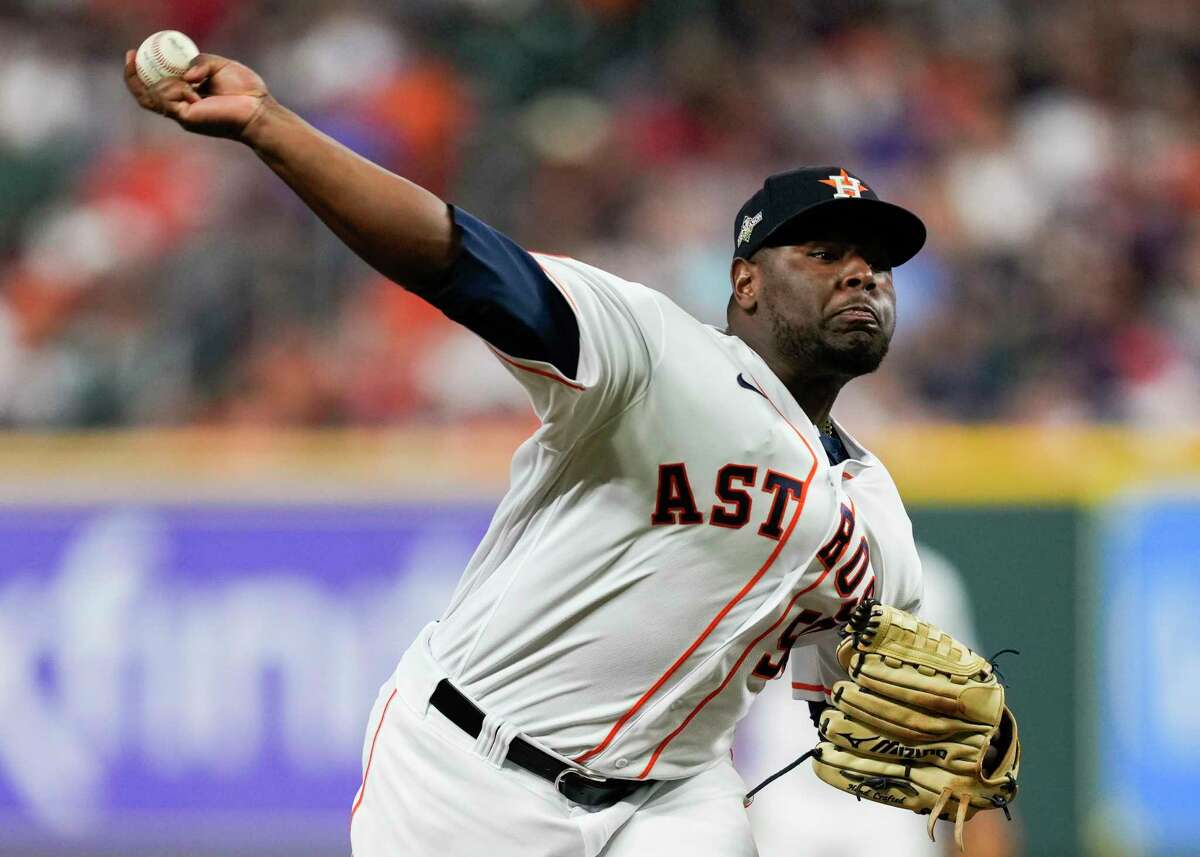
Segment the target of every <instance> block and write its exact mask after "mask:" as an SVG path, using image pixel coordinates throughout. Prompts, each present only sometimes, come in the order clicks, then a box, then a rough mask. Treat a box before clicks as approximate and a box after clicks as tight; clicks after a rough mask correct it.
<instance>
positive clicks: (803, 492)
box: [575, 375, 817, 779]
mask: <svg viewBox="0 0 1200 857" xmlns="http://www.w3.org/2000/svg"><path fill="white" fill-rule="evenodd" d="M751 377H752V378H753V377H754V376H753V375H751ZM754 383H755V384H756V385H757V384H758V379H757V378H755V379H754ZM761 390H762V388H761V386H760V387H759V391H760V392H761ZM763 398H764V399H766V400H767V401H768V402H769V403H770V405H771V407H772V408H775V413H777V414H779V416H780V417H782V418H783V421H784V422H786V423H787V424H788V425H789V426H790V427H791V429H792V431H794V432H796V436H797V437H799V438H800V440H801V441H802V442H803V443H804V447H805V448H806V449H807V450H808V454H809V455H810V456H812V466H811V467H810V468H809V469H808V475H807V476H805V477H804V487H803V488H802V489H800V497H799V499H798V501H797V504H798V505H797V507H796V511H795V513H794V514H793V515H792V520H791V521H790V522H789V523H788V528H787V531H786V532H784V534H783V537H782V538H780V539H779V541H778V542H777V543H776V545H775V549H774V550H773V551H771V555H770V556H769V557H767V561H766V562H764V563H763V564H762V567H761V568H759V570H758V571H756V572H755V573H754V576H753V577H751V578H750V579H749V580H748V581H746V585H745V586H743V587H742V588H741V589H740V590H738V593H737V594H736V595H734V596H733V598H732V599H731V600H730V601H729V603H728V604H726V605H725V606H724V607H722V608H721V610H720V612H718V613H717V615H716V616H714V617H713V619H712V621H711V622H709V623H708V627H707V628H705V629H704V630H703V631H702V632H701V633H700V636H699V637H697V638H696V639H695V640H694V641H693V642H692V644H691V645H690V646H688V648H687V651H685V652H684V653H683V654H682V655H680V656H679V658H678V660H676V661H675V663H673V664H671V666H669V667H668V668H667V671H666V672H665V673H663V674H662V675H661V676H659V679H658V681H656V682H654V684H652V685H651V686H650V689H649V690H647V691H646V692H645V693H643V694H642V696H641V698H640V699H638V701H637V702H635V703H634V704H633V707H631V708H630V709H629V710H628V711H626V712H625V713H624V714H622V715H621V717H620V718H619V719H618V720H617V722H616V723H614V724H613V725H612V728H611V729H610V730H609V731H608V734H607V735H605V736H604V740H603V741H601V742H600V743H599V744H597V745H596V746H595V747H593V748H592V749H590V750H588V751H587V752H585V753H583V754H582V755H579V756H576V757H575V761H576V762H578V763H579V764H583V763H584V762H586V761H587V760H588V759H590V758H592V757H593V756H595V755H596V754H597V753H601V752H603V751H604V748H605V747H607V746H608V745H609V744H610V743H612V739H613V738H614V737H616V734H617V732H619V731H620V730H621V727H622V726H624V725H625V724H626V723H628V722H629V719H630V718H631V717H633V715H634V714H636V713H637V712H638V710H639V709H640V708H641V707H642V706H643V705H645V704H646V701H647V700H648V699H650V697H652V696H653V695H654V694H656V693H657V692H658V691H659V689H660V688H661V687H662V686H663V685H664V684H666V682H667V679H669V678H670V677H671V676H672V675H674V673H675V671H676V670H677V669H679V667H680V666H682V665H683V663H684V662H685V661H686V660H687V659H688V658H690V657H691V656H692V655H693V654H694V653H695V651H696V649H698V648H700V644H701V643H703V642H704V641H705V640H706V639H707V638H708V635H709V634H711V633H712V632H713V630H714V629H715V628H716V627H717V625H719V624H721V620H722V619H724V618H725V617H726V616H727V615H728V614H729V611H730V610H732V609H733V608H734V606H735V605H736V604H737V603H738V602H739V601H741V600H742V599H743V598H745V597H746V594H747V593H748V592H749V591H750V590H751V589H753V588H754V585H755V584H756V583H758V581H759V580H761V579H762V576H763V575H764V574H766V573H767V569H769V568H770V567H771V566H772V565H774V563H775V560H776V559H777V558H778V557H779V554H780V552H781V551H782V550H783V546H784V545H786V544H787V543H788V539H790V538H791V537H792V530H794V529H795V528H796V522H797V521H799V520H800V513H801V512H802V511H803V510H804V500H805V498H806V497H807V496H808V486H809V485H811V484H812V478H813V475H814V474H815V473H816V472H817V455H816V453H815V452H813V448H812V446H810V445H809V443H808V441H807V440H806V439H805V437H804V435H802V434H801V433H800V431H799V430H798V429H797V428H796V427H795V426H794V425H792V424H791V422H790V421H789V420H788V418H787V417H785V416H783V412H782V411H780V410H779V408H776V407H775V403H774V402H772V401H771V400H770V398H768V396H767V394H766V393H763ZM701 705H703V703H701ZM697 710H699V709H697ZM693 713H695V712H693ZM688 719H691V718H690V716H689V718H688ZM671 737H674V734H672V735H671V736H669V738H671ZM669 738H668V740H669ZM664 746H665V743H664ZM659 749H660V750H661V746H660V748H659ZM654 758H655V759H657V758H658V753H655V756H654ZM653 764H654V760H653V759H652V760H651V762H650V765H647V767H646V771H643V772H642V774H641V775H640V776H639V777H638V779H641V778H642V777H644V776H645V775H646V772H647V771H649V770H650V767H651V766H653Z"/></svg>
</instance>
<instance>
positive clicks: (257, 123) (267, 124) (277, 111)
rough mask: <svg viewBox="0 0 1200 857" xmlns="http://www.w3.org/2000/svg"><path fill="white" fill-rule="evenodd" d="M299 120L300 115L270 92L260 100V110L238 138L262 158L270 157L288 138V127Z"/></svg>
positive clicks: (251, 118)
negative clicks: (273, 96)
mask: <svg viewBox="0 0 1200 857" xmlns="http://www.w3.org/2000/svg"><path fill="white" fill-rule="evenodd" d="M297 121H299V117H298V116H297V115H296V114H295V113H293V112H292V111H290V110H288V109H287V108H286V107H284V106H283V105H282V104H280V103H279V102H278V101H276V100H275V99H274V98H272V97H271V96H270V95H269V94H267V95H264V96H263V97H262V99H261V100H260V101H259V106H258V110H257V111H255V113H254V115H253V116H251V117H250V121H248V122H247V123H246V125H245V127H243V128H242V132H241V134H239V135H238V140H239V141H240V142H242V143H245V144H246V145H247V146H249V147H250V148H251V149H253V150H254V152H255V153H256V154H257V155H258V156H259V157H261V158H264V159H269V158H271V157H272V156H273V155H275V154H276V153H277V150H278V148H279V145H280V143H281V142H282V141H283V140H284V139H285V138H286V135H287V127H288V126H289V125H290V124H292V123H294V122H297Z"/></svg>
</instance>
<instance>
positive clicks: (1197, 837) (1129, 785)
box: [1095, 494, 1200, 857]
mask: <svg viewBox="0 0 1200 857" xmlns="http://www.w3.org/2000/svg"><path fill="white" fill-rule="evenodd" d="M1102 520H1103V523H1102V532H1101V537H1100V539H1099V546H1100V553H1099V557H1100V563H1101V591H1100V599H1099V602H1098V604H1097V607H1098V619H1099V624H1098V626H1097V628H1096V637H1095V641H1096V644H1097V646H1098V647H1099V648H1100V653H1099V654H1100V658H1099V667H1098V669H1099V673H1098V682H1097V700H1096V701H1097V705H1098V707H1099V724H1098V725H1099V729H1098V730H1097V735H1098V736H1099V738H1100V741H1101V746H1100V748H1099V753H1100V759H1099V762H1098V766H1097V770H1098V771H1103V780H1104V785H1103V788H1104V793H1103V794H1098V795H1096V796H1095V799H1096V807H1095V811H1096V813H1097V818H1096V827H1097V829H1098V830H1099V831H1107V832H1109V833H1111V835H1112V836H1115V837H1118V838H1123V839H1125V840H1131V841H1129V842H1128V843H1127V844H1129V845H1131V846H1133V847H1134V848H1135V849H1136V850H1137V851H1138V852H1139V853H1144V854H1150V855H1164V857H1165V855H1171V857H1174V855H1182V854H1196V853H1198V850H1197V849H1198V848H1200V844H1198V843H1200V813H1197V812H1196V805H1197V804H1196V783H1197V772H1200V622H1197V621H1196V605H1197V604H1200V497H1198V496H1196V495H1195V494H1191V495H1186V496H1181V495H1150V496H1143V497H1134V498H1129V499H1126V500H1123V501H1122V502H1121V503H1119V504H1117V505H1115V506H1114V507H1112V508H1111V509H1110V510H1109V511H1108V512H1107V514H1105V515H1104V516H1103V519H1102Z"/></svg>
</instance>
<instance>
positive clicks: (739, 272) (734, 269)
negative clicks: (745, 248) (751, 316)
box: [729, 258, 761, 312]
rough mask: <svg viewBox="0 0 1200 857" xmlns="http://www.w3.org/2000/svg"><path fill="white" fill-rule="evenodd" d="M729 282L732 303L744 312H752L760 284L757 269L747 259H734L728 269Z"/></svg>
mask: <svg viewBox="0 0 1200 857" xmlns="http://www.w3.org/2000/svg"><path fill="white" fill-rule="evenodd" d="M729 282H730V285H731V286H732V287H733V301H734V303H736V304H737V305H738V306H739V307H741V308H742V310H743V311H745V312H754V308H755V307H756V306H758V289H759V284H760V282H761V274H760V271H759V267H758V265H757V264H755V263H754V262H751V261H750V260H749V259H741V258H738V259H734V260H733V265H732V266H731V267H730V269H729Z"/></svg>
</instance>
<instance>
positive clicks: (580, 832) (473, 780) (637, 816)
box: [350, 626, 758, 857]
mask: <svg viewBox="0 0 1200 857" xmlns="http://www.w3.org/2000/svg"><path fill="white" fill-rule="evenodd" d="M431 628H432V626H430V627H427V628H426V629H425V630H424V631H422V632H421V634H420V635H419V636H418V637H417V639H416V641H415V642H414V643H413V645H412V646H411V647H409V650H408V651H407V652H405V654H404V657H403V658H402V659H401V661H400V666H399V667H398V668H397V669H396V673H395V675H394V676H393V677H392V679H391V680H389V681H388V682H386V683H385V684H384V686H383V687H382V688H381V689H380V692H379V698H378V700H377V701H376V703H375V707H374V709H373V710H372V712H371V716H370V719H369V721H368V725H367V734H366V740H365V741H364V743H363V784H362V786H361V787H360V788H359V791H358V794H357V795H356V796H355V800H354V807H353V810H352V813H351V819H350V841H351V846H352V849H353V857H397V855H413V856H414V857H424V855H436V857H478V855H480V854H487V855H489V857H645V855H651V854H652V855H665V856H666V857H669V855H674V854H679V855H688V857H708V855H711V857H757V854H758V852H757V850H756V849H755V847H754V840H753V837H752V836H751V833H750V823H749V821H748V819H747V816H746V811H745V809H744V808H743V807H742V796H743V795H744V794H745V791H746V787H745V783H744V782H743V781H742V778H741V777H740V776H739V775H738V773H737V771H735V770H734V768H733V764H732V762H731V761H730V760H729V759H723V760H722V761H721V762H720V763H718V764H717V765H715V766H714V767H712V768H709V769H708V770H706V771H703V772H701V773H699V774H696V775H695V776H692V777H688V778H686V779H682V780H670V781H664V782H659V783H656V784H652V785H650V786H647V787H646V788H644V789H639V790H638V791H637V792H634V793H633V794H632V795H630V796H629V797H628V798H626V799H625V800H623V801H620V802H619V803H616V804H614V805H612V806H610V807H605V808H602V809H594V810H591V809H587V808H585V807H581V806H577V805H575V804H572V803H571V802H570V801H568V800H567V799H566V798H565V797H563V795H561V794H560V793H559V792H558V791H557V790H555V788H554V786H553V784H552V783H550V782H548V781H547V780H544V779H542V778H541V777H539V776H537V775H536V774H532V773H529V772H528V771H525V770H523V769H521V768H518V767H516V766H514V765H512V764H511V763H509V762H506V761H504V756H505V755H506V754H507V751H508V742H509V741H510V740H511V739H512V737H513V736H514V735H515V734H516V731H515V729H513V728H512V726H511V724H506V723H503V722H499V721H493V719H492V718H491V717H490V716H489V717H488V718H487V719H486V720H485V721H484V729H483V731H482V732H481V733H480V736H479V738H478V739H476V738H471V737H470V736H469V735H467V734H466V733H465V732H463V731H462V730H461V729H459V728H458V727H457V726H455V725H454V724H453V723H451V722H450V721H449V720H448V719H447V718H446V717H445V716H444V715H442V714H441V712H439V711H438V710H437V709H435V708H433V707H432V706H430V705H429V704H428V702H429V697H430V695H431V694H432V693H433V690H434V688H435V687H436V686H437V683H438V682H439V681H441V680H442V679H443V678H445V677H446V674H445V672H443V671H442V670H441V669H440V668H439V667H438V665H437V664H436V663H435V662H434V660H433V658H432V656H431V655H430V654H429V650H428V645H427V639H428V635H429V631H430V629H431ZM526 740H528V739H526ZM543 749H544V748H543Z"/></svg>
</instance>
